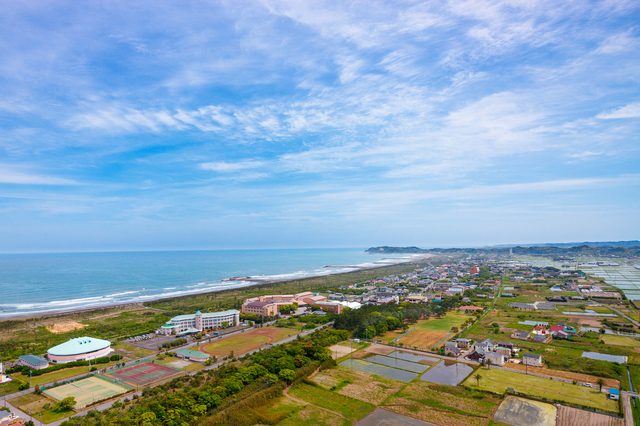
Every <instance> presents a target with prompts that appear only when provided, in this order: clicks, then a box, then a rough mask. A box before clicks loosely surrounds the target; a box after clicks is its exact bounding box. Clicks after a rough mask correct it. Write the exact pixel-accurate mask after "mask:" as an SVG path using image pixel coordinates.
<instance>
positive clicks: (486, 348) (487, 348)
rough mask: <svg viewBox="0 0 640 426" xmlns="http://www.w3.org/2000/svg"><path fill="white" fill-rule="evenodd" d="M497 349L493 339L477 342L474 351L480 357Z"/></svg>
mask: <svg viewBox="0 0 640 426" xmlns="http://www.w3.org/2000/svg"><path fill="white" fill-rule="evenodd" d="M495 347H496V343H495V342H494V341H493V340H491V339H486V340H483V341H482V342H476V343H475V344H474V345H473V349H475V351H476V352H478V353H479V354H480V355H484V354H486V353H488V352H491V351H492V350H494V349H495Z"/></svg>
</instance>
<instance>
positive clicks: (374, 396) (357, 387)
mask: <svg viewBox="0 0 640 426" xmlns="http://www.w3.org/2000/svg"><path fill="white" fill-rule="evenodd" d="M313 381H314V382H316V383H318V385H320V386H322V387H323V388H324V389H326V390H332V391H333V392H337V393H339V394H340V395H344V396H347V397H350V398H355V399H359V400H360V401H364V402H368V403H370V404H374V405H379V404H381V403H382V402H383V401H384V400H385V399H387V398H388V397H390V396H391V395H393V394H395V393H396V392H398V391H399V390H400V389H401V388H402V387H403V386H404V385H405V383H403V382H400V381H397V380H391V379H387V378H385V377H379V376H372V375H371V374H368V373H365V372H362V371H358V370H352V369H351V368H345V367H340V366H337V367H335V368H330V369H327V370H324V371H322V372H320V373H318V374H316V375H315V376H314V377H313Z"/></svg>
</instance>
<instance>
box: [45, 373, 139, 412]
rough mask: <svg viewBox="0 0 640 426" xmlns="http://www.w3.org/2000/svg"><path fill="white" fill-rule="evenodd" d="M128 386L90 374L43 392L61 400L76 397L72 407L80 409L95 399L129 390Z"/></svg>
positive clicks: (107, 397) (106, 397)
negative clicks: (90, 375) (84, 377)
mask: <svg viewBox="0 0 640 426" xmlns="http://www.w3.org/2000/svg"><path fill="white" fill-rule="evenodd" d="M129 390H130V388H128V387H126V386H123V385H121V384H119V383H114V381H111V380H110V379H108V378H106V377H102V376H98V375H96V376H92V377H88V378H86V379H82V380H78V381H77V382H73V383H68V384H66V385H62V386H58V387H55V388H52V389H47V390H45V391H44V393H45V394H46V395H48V396H50V397H51V398H53V399H56V400H58V401H62V400H63V399H65V398H67V397H69V396H72V397H74V398H75V399H76V405H75V406H74V408H76V409H82V408H84V407H86V406H87V405H91V404H93V403H94V402H96V401H102V400H104V399H109V398H111V397H114V396H116V395H120V394H123V393H125V392H127V391H129Z"/></svg>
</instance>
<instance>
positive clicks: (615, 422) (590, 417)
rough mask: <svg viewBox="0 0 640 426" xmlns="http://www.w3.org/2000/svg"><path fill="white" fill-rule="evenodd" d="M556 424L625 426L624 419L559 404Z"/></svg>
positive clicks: (562, 425)
mask: <svg viewBox="0 0 640 426" xmlns="http://www.w3.org/2000/svg"><path fill="white" fill-rule="evenodd" d="M556 426H625V421H624V419H617V418H615V417H611V416H607V415H606V414H600V413H593V412H591V411H585V410H579V409H577V408H573V407H567V406H566V405H558V413H557V414H556Z"/></svg>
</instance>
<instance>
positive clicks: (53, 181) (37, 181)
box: [0, 166, 78, 185]
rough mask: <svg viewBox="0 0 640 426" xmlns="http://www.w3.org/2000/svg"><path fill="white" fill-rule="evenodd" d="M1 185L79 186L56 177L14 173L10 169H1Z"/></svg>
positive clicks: (71, 181) (68, 180)
mask: <svg viewBox="0 0 640 426" xmlns="http://www.w3.org/2000/svg"><path fill="white" fill-rule="evenodd" d="M0 183H11V184H18V185H77V184H78V183H77V182H75V181H73V180H70V179H64V178H59V177H54V176H45V175H38V174H31V173H25V172H21V171H12V170H9V168H8V167H6V166H2V167H0Z"/></svg>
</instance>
